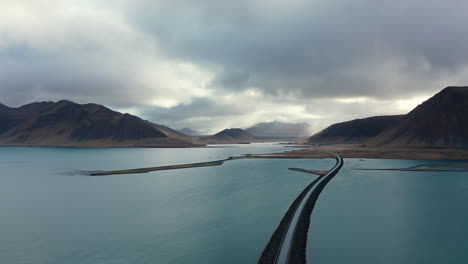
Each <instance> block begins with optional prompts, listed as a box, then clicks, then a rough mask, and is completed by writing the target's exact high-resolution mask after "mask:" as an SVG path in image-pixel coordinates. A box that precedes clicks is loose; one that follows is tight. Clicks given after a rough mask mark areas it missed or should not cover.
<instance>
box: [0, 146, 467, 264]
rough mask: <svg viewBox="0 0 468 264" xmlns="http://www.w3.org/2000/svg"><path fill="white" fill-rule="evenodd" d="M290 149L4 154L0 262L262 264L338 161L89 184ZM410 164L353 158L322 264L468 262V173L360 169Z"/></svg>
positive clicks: (330, 193)
mask: <svg viewBox="0 0 468 264" xmlns="http://www.w3.org/2000/svg"><path fill="white" fill-rule="evenodd" d="M285 150H289V148H285V147H282V146H280V145H269V144H251V145H237V146H232V147H223V148H198V149H80V148H13V147H3V148H0V263H5V264H16V263H25V264H26V263H28V264H29V263H31V264H32V263H34V264H42V263H44V264H52V263H60V264H64V263H65V264H68V263H71V264H75V263H76V264H78V263H79V264H87V263H93V264H96V263H98V264H111V263H112V264H117V263H119V264H120V263H122V264H123V263H125V264H128V263H255V262H256V261H257V259H258V257H259V255H260V253H261V251H262V250H263V248H264V246H265V245H266V243H267V242H268V240H269V238H270V236H271V234H272V232H273V231H274V230H275V228H276V226H277V224H278V223H279V221H280V219H281V217H282V216H283V214H284V212H285V211H286V210H287V208H288V206H289V204H290V203H291V202H292V201H293V200H294V198H295V197H296V195H297V194H299V193H300V192H301V191H302V189H303V188H304V187H305V186H306V184H308V183H309V182H310V181H311V180H312V179H314V178H315V176H313V175H310V174H305V173H300V172H294V171H290V170H288V167H301V168H306V169H319V170H323V169H328V168H329V167H331V166H332V165H333V164H334V161H333V160H329V159H326V160H297V159H277V160H274V159H255V160H235V161H230V162H227V163H225V164H224V165H223V166H218V167H206V168H194V169H185V170H172V171H160V172H153V173H148V174H134V175H115V176H102V177H89V176H84V175H82V174H80V171H92V170H115V169H128V168H138V167H149V166H159V165H171V164H179V163H189V162H201V161H208V160H217V159H222V158H226V157H228V156H232V155H239V154H244V153H270V152H277V151H285ZM420 163H422V162H418V161H405V160H364V161H361V160H358V159H349V160H345V167H344V168H343V170H342V172H341V173H340V174H339V175H338V176H336V177H335V178H334V179H333V180H332V181H331V182H330V183H329V185H328V186H327V188H326V189H325V190H324V192H323V193H322V195H321V197H320V198H319V201H318V204H317V207H316V209H315V211H314V214H313V216H312V225H311V229H310V233H309V238H310V239H309V243H308V258H309V262H311V263H312V262H313V263H360V264H362V263H369V264H370V263H468V250H467V249H468V210H467V209H466V208H468V207H467V206H466V202H467V201H468V175H467V174H466V173H462V172H456V173H447V172H441V173H435V172H434V173H433V172H430V173H427V172H425V173H422V172H395V171H357V170H352V169H353V168H356V167H409V166H413V165H418V164H420Z"/></svg>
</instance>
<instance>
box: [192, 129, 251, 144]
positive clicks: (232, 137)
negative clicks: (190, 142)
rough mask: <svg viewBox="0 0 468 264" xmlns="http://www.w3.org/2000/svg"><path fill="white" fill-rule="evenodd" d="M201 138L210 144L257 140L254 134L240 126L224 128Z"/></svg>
mask: <svg viewBox="0 0 468 264" xmlns="http://www.w3.org/2000/svg"><path fill="white" fill-rule="evenodd" d="M200 139H201V140H202V141H204V142H206V143H210V144H235V143H250V142H256V141H257V138H255V137H254V136H253V135H252V134H250V133H248V132H246V131H245V130H243V129H240V128H229V129H224V130H223V131H221V132H218V133H216V134H214V135H212V136H205V137H200Z"/></svg>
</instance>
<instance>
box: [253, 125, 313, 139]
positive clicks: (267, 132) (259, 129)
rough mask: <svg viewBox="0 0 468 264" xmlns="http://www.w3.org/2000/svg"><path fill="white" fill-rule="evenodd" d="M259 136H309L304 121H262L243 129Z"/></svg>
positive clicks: (307, 127)
mask: <svg viewBox="0 0 468 264" xmlns="http://www.w3.org/2000/svg"><path fill="white" fill-rule="evenodd" d="M245 131H246V132H248V133H250V134H252V135H254V136H255V137H261V138H296V139H298V138H306V137H307V136H309V135H310V134H309V125H308V124H306V123H286V122H279V121H273V122H262V123H258V124H255V125H253V126H252V127H249V128H247V129H246V130H245Z"/></svg>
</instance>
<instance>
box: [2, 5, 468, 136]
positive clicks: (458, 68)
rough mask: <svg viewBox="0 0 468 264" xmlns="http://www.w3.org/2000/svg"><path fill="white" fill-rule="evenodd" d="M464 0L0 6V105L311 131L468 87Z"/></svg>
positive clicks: (202, 125)
mask: <svg viewBox="0 0 468 264" xmlns="http://www.w3.org/2000/svg"><path fill="white" fill-rule="evenodd" d="M466 10H468V2H467V1H463V0H460V1H457V0H446V1H440V0H438V1H432V0H411V1H408V0H392V1H378V0H353V1H350V0H283V1H279V0H237V1H232V0H199V1H197V0H165V1H163V0H112V1H111V0H101V1H100V0H95V1H91V0H74V1H73V0H0V102H1V103H3V104H6V105H9V106H12V107H16V106H19V105H22V104H26V103H30V102H33V101H50V100H52V101H56V100H60V99H69V100H72V101H76V102H79V103H88V102H94V103H99V104H103V105H106V106H108V107H111V108H113V109H117V110H120V111H123V112H130V113H133V114H137V115H139V116H141V117H143V118H145V119H148V120H150V121H153V122H156V123H160V124H166V125H169V126H172V127H174V128H182V127H190V128H193V129H197V130H200V131H208V132H213V131H216V130H219V129H222V128H226V127H247V126H249V125H251V124H253V123H256V122H261V121H272V120H280V121H288V122H307V123H309V124H310V125H311V127H312V130H313V131H311V133H312V132H315V131H317V130H319V129H322V128H324V127H325V126H327V125H329V124H331V123H334V122H338V121H345V120H349V119H352V118H361V117H366V116H371V115H382V114H402V113H406V112H408V111H409V110H411V109H412V108H413V107H415V106H416V105H417V104H419V103H421V102H422V101H424V100H425V99H427V98H428V97H430V96H431V95H433V94H434V93H436V92H437V91H439V90H441V89H442V88H443V87H445V86H448V85H466V84H468V34H467V32H468V16H467V15H466Z"/></svg>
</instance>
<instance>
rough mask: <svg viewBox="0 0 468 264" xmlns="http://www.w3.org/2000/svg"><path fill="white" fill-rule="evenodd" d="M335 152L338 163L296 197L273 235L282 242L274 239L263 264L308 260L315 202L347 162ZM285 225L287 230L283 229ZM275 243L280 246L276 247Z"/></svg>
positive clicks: (281, 263) (289, 263) (266, 249)
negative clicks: (306, 252) (307, 249)
mask: <svg viewBox="0 0 468 264" xmlns="http://www.w3.org/2000/svg"><path fill="white" fill-rule="evenodd" d="M331 154H333V155H334V156H335V160H336V164H335V165H334V166H333V168H332V169H331V170H330V171H329V172H328V173H327V174H325V175H322V176H320V177H318V178H317V179H316V180H314V181H313V182H312V183H311V184H309V185H308V186H307V187H306V188H305V189H304V191H303V192H302V193H301V194H300V195H299V196H298V197H297V198H296V200H295V201H294V202H293V205H292V206H291V207H290V208H289V210H288V212H287V213H286V215H285V217H284V218H283V219H282V221H281V223H280V226H279V227H278V229H277V230H276V231H275V234H274V235H273V237H272V240H274V239H279V240H280V241H279V243H278V242H276V243H274V241H272V240H270V243H269V244H268V245H267V248H265V250H264V252H263V254H262V256H261V258H260V261H259V263H262V264H263V263H275V264H292V263H294V264H302V263H306V256H305V251H306V244H307V232H308V230H309V225H310V215H311V214H312V210H313V208H314V206H315V202H316V201H317V199H318V197H319V195H320V193H321V192H322V190H323V189H324V188H325V186H326V185H327V183H328V182H329V181H330V180H331V179H332V178H333V177H334V176H335V175H336V174H337V173H338V172H339V171H340V169H341V167H343V163H344V161H343V158H342V157H340V156H339V155H337V154H335V153H331ZM294 204H296V205H294ZM291 211H292V212H291ZM282 224H283V227H284V228H285V230H280V229H281V228H280V227H281V225H282ZM279 233H282V234H279ZM275 244H276V246H274V245H275ZM272 251H273V252H272Z"/></svg>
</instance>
